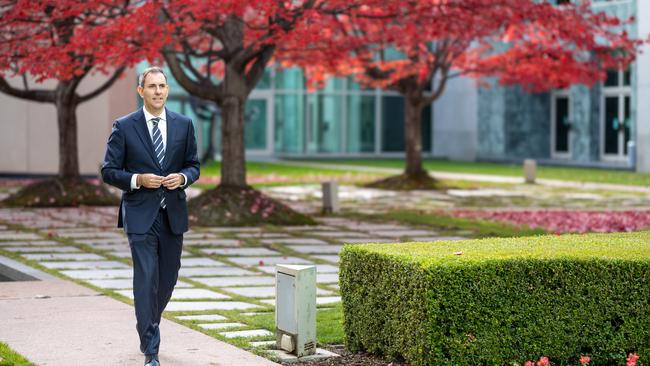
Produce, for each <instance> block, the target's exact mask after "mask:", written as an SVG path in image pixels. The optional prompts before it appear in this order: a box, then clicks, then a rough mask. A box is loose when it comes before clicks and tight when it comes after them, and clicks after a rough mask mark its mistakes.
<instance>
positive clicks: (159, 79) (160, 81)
mask: <svg viewBox="0 0 650 366" xmlns="http://www.w3.org/2000/svg"><path fill="white" fill-rule="evenodd" d="M138 94H140V96H141V97H142V100H143V102H144V106H145V107H146V108H147V110H148V111H149V112H158V111H160V110H162V108H163V107H164V106H165V102H166V101H167V95H168V94H169V86H168V85H167V81H166V80H165V76H164V75H163V74H161V73H149V74H147V77H146V78H145V79H144V86H138Z"/></svg>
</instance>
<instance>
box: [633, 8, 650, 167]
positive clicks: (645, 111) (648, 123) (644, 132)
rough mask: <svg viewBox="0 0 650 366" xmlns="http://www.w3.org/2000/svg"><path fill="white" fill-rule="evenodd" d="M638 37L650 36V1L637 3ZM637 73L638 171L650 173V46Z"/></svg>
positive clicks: (641, 60)
mask: <svg viewBox="0 0 650 366" xmlns="http://www.w3.org/2000/svg"><path fill="white" fill-rule="evenodd" d="M637 30H638V37H639V38H641V39H643V38H647V37H648V35H650V1H647V0H641V1H638V2H637ZM637 65H638V67H637V72H636V80H635V82H636V100H637V101H639V102H638V103H637V108H636V121H637V124H636V127H637V129H636V149H637V166H636V168H637V171H641V172H650V143H649V142H650V120H649V118H650V103H649V102H650V45H648V44H645V45H644V46H643V53H641V54H640V55H639V56H638V58H637Z"/></svg>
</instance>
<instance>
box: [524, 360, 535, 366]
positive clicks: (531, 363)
mask: <svg viewBox="0 0 650 366" xmlns="http://www.w3.org/2000/svg"><path fill="white" fill-rule="evenodd" d="M524 366H535V362H533V361H526V363H525V364H524Z"/></svg>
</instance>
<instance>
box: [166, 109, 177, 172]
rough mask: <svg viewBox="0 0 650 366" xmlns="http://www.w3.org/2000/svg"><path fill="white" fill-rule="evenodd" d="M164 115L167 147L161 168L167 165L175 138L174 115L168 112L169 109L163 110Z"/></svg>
mask: <svg viewBox="0 0 650 366" xmlns="http://www.w3.org/2000/svg"><path fill="white" fill-rule="evenodd" d="M165 115H166V116H167V146H165V158H164V159H163V166H164V167H167V166H168V165H169V159H170V156H171V151H172V143H173V141H174V136H176V123H174V120H175V119H176V113H174V112H170V111H169V109H167V108H165Z"/></svg>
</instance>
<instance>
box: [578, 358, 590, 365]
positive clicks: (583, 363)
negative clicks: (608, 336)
mask: <svg viewBox="0 0 650 366" xmlns="http://www.w3.org/2000/svg"><path fill="white" fill-rule="evenodd" d="M590 361H591V358H589V356H580V364H581V365H586V364H588V363H589V362H590Z"/></svg>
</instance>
